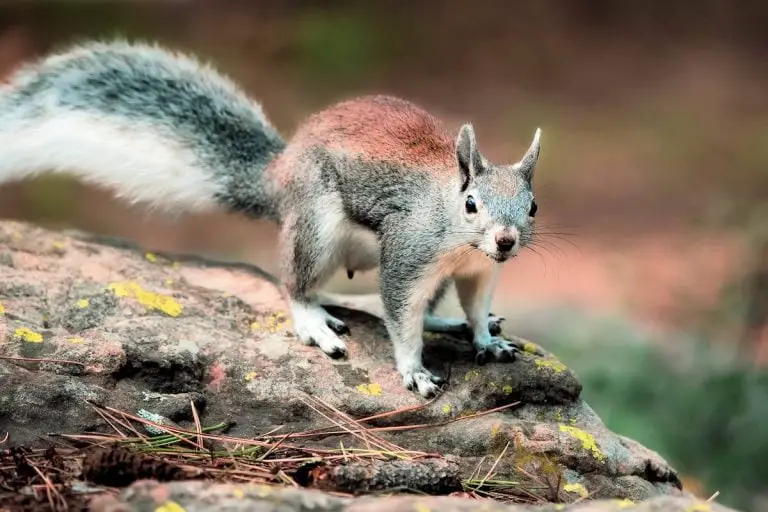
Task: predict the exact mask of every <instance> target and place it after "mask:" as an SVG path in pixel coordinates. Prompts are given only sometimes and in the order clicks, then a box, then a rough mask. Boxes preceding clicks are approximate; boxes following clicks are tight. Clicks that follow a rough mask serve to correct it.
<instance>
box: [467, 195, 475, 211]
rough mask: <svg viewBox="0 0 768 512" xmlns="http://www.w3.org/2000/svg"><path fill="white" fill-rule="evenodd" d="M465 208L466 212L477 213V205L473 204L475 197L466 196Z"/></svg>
mask: <svg viewBox="0 0 768 512" xmlns="http://www.w3.org/2000/svg"><path fill="white" fill-rule="evenodd" d="M464 206H465V207H466V208H467V213H477V205H476V204H475V198H474V197H472V196H467V202H466V204H465V205H464Z"/></svg>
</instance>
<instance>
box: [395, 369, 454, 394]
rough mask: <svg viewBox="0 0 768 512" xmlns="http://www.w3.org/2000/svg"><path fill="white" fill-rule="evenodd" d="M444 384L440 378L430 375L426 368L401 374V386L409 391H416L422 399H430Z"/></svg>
mask: <svg viewBox="0 0 768 512" xmlns="http://www.w3.org/2000/svg"><path fill="white" fill-rule="evenodd" d="M444 383H445V380H444V379H443V378H442V377H438V376H437V375H434V374H432V372H430V371H429V370H427V369H426V368H423V367H422V368H419V369H417V370H412V371H407V372H405V373H404V374H403V384H404V385H405V387H406V388H408V389H409V390H410V391H418V393H419V394H420V395H421V396H423V397H424V398H432V397H434V396H437V394H438V393H439V392H440V388H441V386H442V385H443V384H444Z"/></svg>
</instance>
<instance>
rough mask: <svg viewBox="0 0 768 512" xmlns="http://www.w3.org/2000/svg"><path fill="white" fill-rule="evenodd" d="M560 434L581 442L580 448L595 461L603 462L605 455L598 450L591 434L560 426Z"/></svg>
mask: <svg viewBox="0 0 768 512" xmlns="http://www.w3.org/2000/svg"><path fill="white" fill-rule="evenodd" d="M560 432H565V433H567V434H570V436H571V437H573V438H575V439H578V440H579V441H581V446H582V448H584V449H585V450H587V451H589V452H591V453H592V456H593V457H594V458H595V459H596V460H599V461H601V462H602V461H604V460H605V454H603V452H602V451H600V448H598V446H597V442H596V441H595V436H593V435H592V434H590V433H588V432H585V431H583V430H581V429H580V428H577V427H572V426H569V425H560Z"/></svg>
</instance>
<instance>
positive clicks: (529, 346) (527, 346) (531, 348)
mask: <svg viewBox="0 0 768 512" xmlns="http://www.w3.org/2000/svg"><path fill="white" fill-rule="evenodd" d="M523 351H524V352H527V353H529V354H536V353H538V352H539V347H538V346H537V345H536V344H535V343H532V342H530V341H525V342H524V343H523Z"/></svg>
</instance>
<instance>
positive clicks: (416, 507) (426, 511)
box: [413, 502, 432, 512]
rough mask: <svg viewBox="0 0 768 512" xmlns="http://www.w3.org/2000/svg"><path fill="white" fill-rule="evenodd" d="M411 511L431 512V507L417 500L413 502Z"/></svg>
mask: <svg viewBox="0 0 768 512" xmlns="http://www.w3.org/2000/svg"><path fill="white" fill-rule="evenodd" d="M413 511H414V512H432V509H431V508H429V507H428V506H426V505H425V504H423V503H418V502H417V503H414V504H413Z"/></svg>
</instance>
